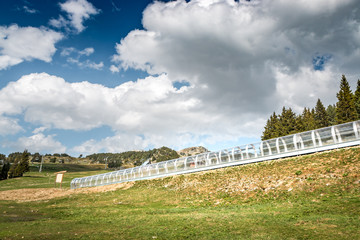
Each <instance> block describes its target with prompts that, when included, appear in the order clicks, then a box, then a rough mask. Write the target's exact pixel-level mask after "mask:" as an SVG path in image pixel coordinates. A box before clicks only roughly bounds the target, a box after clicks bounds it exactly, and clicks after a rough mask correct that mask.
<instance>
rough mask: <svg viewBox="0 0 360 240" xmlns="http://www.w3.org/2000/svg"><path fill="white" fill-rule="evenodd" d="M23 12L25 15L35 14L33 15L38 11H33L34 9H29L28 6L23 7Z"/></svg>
mask: <svg viewBox="0 0 360 240" xmlns="http://www.w3.org/2000/svg"><path fill="white" fill-rule="evenodd" d="M23 10H24V11H25V12H26V13H30V14H35V13H38V12H39V11H38V10H36V9H34V8H29V7H28V6H23Z"/></svg>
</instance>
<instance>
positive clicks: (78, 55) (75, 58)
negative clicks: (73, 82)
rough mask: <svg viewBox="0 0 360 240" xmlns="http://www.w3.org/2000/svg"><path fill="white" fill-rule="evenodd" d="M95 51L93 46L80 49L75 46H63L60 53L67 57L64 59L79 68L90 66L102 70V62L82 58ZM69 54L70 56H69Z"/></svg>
mask: <svg viewBox="0 0 360 240" xmlns="http://www.w3.org/2000/svg"><path fill="white" fill-rule="evenodd" d="M94 52H95V50H94V48H92V47H88V48H85V49H83V50H81V51H79V50H77V49H76V48H73V47H69V48H64V49H63V50H62V51H61V53H60V55H61V56H63V57H67V59H66V61H67V62H68V63H71V64H75V65H77V66H78V67H80V68H91V69H95V70H102V68H103V67H104V63H103V62H99V63H95V62H93V61H90V60H89V59H86V60H82V58H83V56H87V57H88V56H90V55H91V54H93V53H94ZM70 56H71V57H70Z"/></svg>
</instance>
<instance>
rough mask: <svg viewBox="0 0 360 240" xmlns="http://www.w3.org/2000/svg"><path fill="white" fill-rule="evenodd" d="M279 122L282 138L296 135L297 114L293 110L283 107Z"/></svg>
mask: <svg viewBox="0 0 360 240" xmlns="http://www.w3.org/2000/svg"><path fill="white" fill-rule="evenodd" d="M279 120H280V131H279V132H280V136H285V135H288V134H293V133H296V114H295V113H294V112H293V110H292V109H291V108H289V109H286V108H285V107H283V109H282V112H281V115H280V118H279Z"/></svg>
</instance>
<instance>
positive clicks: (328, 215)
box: [0, 147, 360, 239]
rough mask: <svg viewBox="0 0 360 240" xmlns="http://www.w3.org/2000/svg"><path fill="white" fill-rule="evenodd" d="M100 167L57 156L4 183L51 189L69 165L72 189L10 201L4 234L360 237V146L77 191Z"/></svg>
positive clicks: (1, 216)
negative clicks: (77, 183) (57, 160)
mask: <svg viewBox="0 0 360 240" xmlns="http://www.w3.org/2000/svg"><path fill="white" fill-rule="evenodd" d="M99 168H100V166H98V167H97V168H93V167H90V165H89V166H88V165H83V166H77V165H69V164H54V165H51V164H49V165H47V166H45V168H44V171H43V172H42V173H39V172H38V171H37V168H36V167H33V168H32V171H31V172H29V173H27V174H26V175H25V176H24V177H23V178H17V179H11V180H5V181H1V182H0V194H1V195H3V196H4V195H6V194H11V193H12V191H18V190H17V189H31V190H32V191H37V189H42V190H44V189H48V190H49V191H50V190H53V187H54V178H55V177H54V172H56V171H61V170H67V171H68V172H67V173H66V174H65V182H64V184H63V186H64V189H63V190H58V191H63V192H64V193H66V195H64V196H61V197H55V198H49V199H42V200H36V199H30V200H26V201H24V200H18V199H16V198H14V199H13V200H0V204H1V205H0V239H360V230H359V229H360V214H359V212H360V171H359V170H360V148H359V147H354V148H347V149H339V150H333V151H327V152H322V153H317V154H312V155H306V156H299V157H293V158H287V159H280V160H276V161H271V162H262V163H257V164H251V165H244V166H237V167H232V168H224V169H218V170H212V171H207V172H201V173H194V174H187V175H180V176H172V177H167V178H161V179H153V180H145V181H138V182H135V183H125V184H119V185H118V186H119V187H118V188H113V189H109V190H106V191H105V190H104V191H91V190H90V189H80V190H69V184H70V181H71V179H72V178H74V177H79V176H88V175H92V174H97V173H102V172H106V170H99ZM105 188H106V187H104V189H105ZM19 191H25V190H19Z"/></svg>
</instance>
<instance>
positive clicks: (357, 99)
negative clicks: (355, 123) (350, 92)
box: [354, 79, 360, 119]
mask: <svg viewBox="0 0 360 240" xmlns="http://www.w3.org/2000/svg"><path fill="white" fill-rule="evenodd" d="M354 104H355V109H356V112H357V118H358V119H359V118H360V79H358V81H357V86H356V90H355V93H354Z"/></svg>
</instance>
